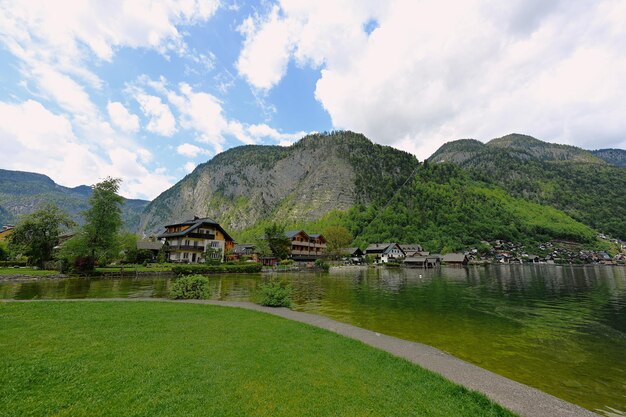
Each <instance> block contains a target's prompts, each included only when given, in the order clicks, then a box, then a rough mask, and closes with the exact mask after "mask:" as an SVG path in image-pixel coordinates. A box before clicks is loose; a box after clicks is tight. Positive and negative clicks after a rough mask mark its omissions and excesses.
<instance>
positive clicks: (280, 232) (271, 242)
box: [265, 223, 291, 259]
mask: <svg viewBox="0 0 626 417" xmlns="http://www.w3.org/2000/svg"><path fill="white" fill-rule="evenodd" d="M265 240H266V241H267V244H268V246H269V248H270V250H271V251H272V254H273V255H274V256H276V257H277V258H278V259H285V258H286V257H287V255H289V246H290V245H291V242H290V240H289V238H288V237H287V236H286V235H285V227H284V226H280V225H278V224H276V223H273V224H271V225H269V226H268V227H266V228H265Z"/></svg>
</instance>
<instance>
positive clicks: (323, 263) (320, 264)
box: [315, 259, 330, 271]
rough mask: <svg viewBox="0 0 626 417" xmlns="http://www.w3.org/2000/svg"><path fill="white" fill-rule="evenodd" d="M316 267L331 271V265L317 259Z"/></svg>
mask: <svg viewBox="0 0 626 417" xmlns="http://www.w3.org/2000/svg"><path fill="white" fill-rule="evenodd" d="M315 267H316V268H318V269H321V270H324V271H328V270H329V269H330V265H328V263H326V262H324V261H323V260H321V259H317V260H316V261H315Z"/></svg>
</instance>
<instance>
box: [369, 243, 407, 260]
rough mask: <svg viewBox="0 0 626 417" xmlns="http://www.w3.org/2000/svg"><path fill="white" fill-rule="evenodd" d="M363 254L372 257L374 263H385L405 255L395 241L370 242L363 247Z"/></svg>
mask: <svg viewBox="0 0 626 417" xmlns="http://www.w3.org/2000/svg"><path fill="white" fill-rule="evenodd" d="M365 254H366V255H368V256H372V257H374V262H375V263H380V262H382V263H387V262H389V261H395V260H397V259H402V258H404V257H405V256H406V254H405V253H404V251H402V248H400V245H398V244H397V243H372V244H371V245H369V246H368V247H367V248H366V249H365Z"/></svg>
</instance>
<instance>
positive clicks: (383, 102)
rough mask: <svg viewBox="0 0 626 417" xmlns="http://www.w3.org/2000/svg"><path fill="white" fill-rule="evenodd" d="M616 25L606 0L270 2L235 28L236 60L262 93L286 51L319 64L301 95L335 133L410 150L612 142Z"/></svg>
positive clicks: (615, 135) (619, 69)
mask: <svg viewBox="0 0 626 417" xmlns="http://www.w3.org/2000/svg"><path fill="white" fill-rule="evenodd" d="M370 21H375V22H376V23H377V25H376V29H375V30H374V31H372V32H371V33H369V34H368V33H366V32H365V30H364V26H365V25H366V24H367V23H368V22H370ZM624 21H626V7H625V6H624V4H623V2H620V1H613V0H603V1H597V2H578V1H554V2H542V1H539V0H533V1H527V0H514V1H510V2H507V3H506V5H503V4H502V3H501V2H497V1H495V0H494V1H491V0H484V1H483V0H472V1H466V2H457V1H452V0H448V1H439V0H437V1H435V0H426V1H421V2H415V1H412V0H396V1H391V2H363V1H359V0H344V1H331V0H327V1H318V2H306V1H297V0H283V1H280V2H279V6H276V7H274V8H273V9H271V10H270V11H269V12H268V13H267V14H266V15H265V16H254V17H251V18H248V19H247V20H246V21H244V23H243V24H242V25H241V27H240V31H241V32H242V33H243V34H244V36H245V40H244V45H243V49H242V51H241V53H240V56H239V61H238V65H237V68H238V70H239V73H240V75H242V76H243V77H244V78H245V79H246V80H247V81H248V82H249V83H250V84H251V85H252V86H253V87H255V88H260V89H265V90H267V89H269V88H271V87H273V86H275V85H276V84H277V83H278V82H280V80H281V79H282V77H283V76H284V75H285V70H286V68H287V64H288V62H289V60H293V61H295V62H296V63H297V64H298V65H308V66H311V67H313V68H321V77H320V79H319V80H318V82H317V85H316V90H315V96H316V98H317V100H318V101H319V102H320V103H321V104H322V105H323V107H324V108H325V109H326V110H327V111H328V113H329V115H330V116H331V119H332V123H333V126H334V127H335V128H341V129H351V130H355V131H360V132H363V133H364V134H366V135H367V136H369V137H371V138H372V139H374V140H376V141H378V142H382V143H387V144H392V145H395V146H399V147H402V148H404V149H406V150H410V151H413V152H415V153H417V154H418V156H419V157H420V158H424V157H427V156H429V155H430V153H431V152H432V151H434V150H435V149H436V148H437V147H439V146H440V145H441V144H442V143H443V142H445V141H448V140H452V139H457V138H460V137H476V138H479V139H489V138H492V137H496V136H501V135H503V134H506V133H510V132H521V133H529V134H532V135H534V136H537V137H539V138H541V139H545V140H551V141H559V142H564V143H571V144H575V145H579V146H584V147H588V148H594V147H600V146H618V147H619V146H621V147H625V146H626V139H624V135H623V132H624V131H626V119H625V118H624V117H623V114H626V100H625V99H624V97H626V77H625V76H624V74H626V55H624V54H623V45H626V26H624V25H623V22H624Z"/></svg>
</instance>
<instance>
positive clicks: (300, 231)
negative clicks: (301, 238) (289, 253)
mask: <svg viewBox="0 0 626 417" xmlns="http://www.w3.org/2000/svg"><path fill="white" fill-rule="evenodd" d="M298 233H304V234H305V235H307V236H309V235H308V234H307V233H306V232H305V231H304V230H288V231H286V232H285V236H287V237H288V238H289V239H292V238H293V237H294V236H295V235H297V234H298Z"/></svg>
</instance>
